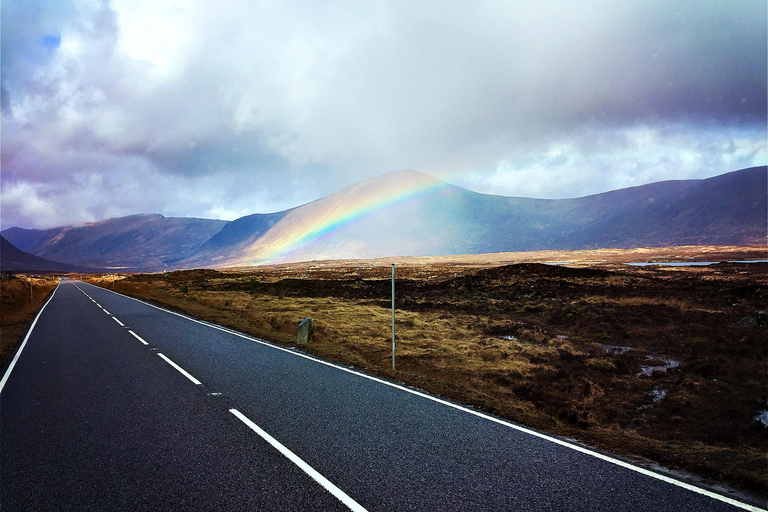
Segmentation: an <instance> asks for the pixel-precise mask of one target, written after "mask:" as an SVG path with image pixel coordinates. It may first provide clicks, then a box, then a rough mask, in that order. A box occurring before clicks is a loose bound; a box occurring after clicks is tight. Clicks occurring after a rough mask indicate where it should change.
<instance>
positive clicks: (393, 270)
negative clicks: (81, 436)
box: [392, 263, 395, 370]
mask: <svg viewBox="0 0 768 512" xmlns="http://www.w3.org/2000/svg"><path fill="white" fill-rule="evenodd" d="M392 369H393V370H394V369H395V264H394V263H393V264H392Z"/></svg>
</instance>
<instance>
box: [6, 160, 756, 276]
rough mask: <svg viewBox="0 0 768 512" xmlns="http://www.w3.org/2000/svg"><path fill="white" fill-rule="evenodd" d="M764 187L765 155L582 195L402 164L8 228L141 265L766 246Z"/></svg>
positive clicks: (91, 260) (32, 248) (20, 236)
mask: <svg viewBox="0 0 768 512" xmlns="http://www.w3.org/2000/svg"><path fill="white" fill-rule="evenodd" d="M766 196H768V169H767V168H766V167H765V166H762V167H753V168H749V169H743V170H741V171H735V172H731V173H728V174H723V175H721V176H716V177H714V178H708V179H704V180H685V181H664V182H659V183H651V184H649V185H643V186H639V187H632V188H626V189H621V190H615V191H612V192H606V193H603V194H595V195H591V196H586V197H580V198H575V199H530V198H523V197H504V196H495V195H487V194H479V193H477V192H472V191H469V190H466V189H463V188H461V187H457V186H455V185H450V184H448V183H445V182H443V181H440V180H438V179H436V178H434V177H432V176H428V175H426V174H422V173H420V172H417V171H411V170H402V171H393V172H389V173H386V174H383V175H381V176H378V177H376V178H372V179H370V180H367V181H364V182H362V183H358V184H355V185H352V186H350V187H347V188H345V189H343V190H340V191H338V192H336V193H334V194H331V195H330V196H327V197H324V198H322V199H318V200H317V201H313V202H311V203H308V204H305V205H302V206H299V207H296V208H293V209H290V210H285V211H282V212H277V213H267V214H254V215H248V216H246V217H242V218H240V219H237V220H234V221H231V222H225V221H218V220H207V219H188V218H165V217H163V216H162V215H133V216H130V217H123V218H119V219H109V220H105V221H102V222H96V223H92V224H86V225H85V226H81V227H60V228H53V229H48V230H34V229H33V230H28V229H21V228H11V229H7V230H5V231H3V232H2V234H3V235H4V236H5V237H6V238H7V239H8V240H9V241H10V242H11V243H13V244H14V245H16V246H17V247H19V248H20V249H22V250H24V251H27V252H29V253H32V254H34V255H36V256H39V257H43V258H47V259H50V260H54V261H61V262H63V263H69V264H79V265H86V266H98V267H109V268H122V269H128V268H130V269H144V270H155V269H160V268H166V267H170V268H193V267H231V266H248V265H257V264H262V263H274V262H289V261H307V260H322V259H348V258H376V257H385V256H398V255H401V256H438V255H450V254H480V253H489V252H506V251H531V250H543V249H564V250H576V249H594V248H601V247H604V248H621V247H623V248H634V247H659V246H671V245H756V244H758V245H765V243H766V235H768V213H767V212H768V200H767V197H766Z"/></svg>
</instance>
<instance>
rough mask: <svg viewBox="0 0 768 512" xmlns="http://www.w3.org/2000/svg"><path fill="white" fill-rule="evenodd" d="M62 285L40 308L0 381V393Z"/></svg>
mask: <svg viewBox="0 0 768 512" xmlns="http://www.w3.org/2000/svg"><path fill="white" fill-rule="evenodd" d="M60 285H61V283H59V284H57V285H56V288H54V289H53V293H52V294H51V296H50V297H48V300H47V301H46V302H45V304H43V307H42V308H40V311H38V312H37V316H35V320H34V321H33V322H32V325H30V326H29V330H28V331H27V335H26V336H24V341H22V342H21V346H20V347H19V350H17V351H16V355H15V356H13V361H11V364H9V365H8V369H7V370H6V371H5V375H3V379H2V380H0V393H2V392H3V388H4V387H5V383H6V381H7V380H8V377H10V375H11V372H12V371H13V367H14V366H16V361H18V360H19V356H20V355H21V351H22V350H24V347H25V346H26V345H27V341H29V337H30V336H31V335H32V331H33V330H34V329H35V326H36V325H37V320H38V319H39V318H40V315H42V314H43V311H44V310H45V307H46V306H47V305H48V303H49V302H51V300H52V299H53V296H54V295H56V290H58V289H59V286H60Z"/></svg>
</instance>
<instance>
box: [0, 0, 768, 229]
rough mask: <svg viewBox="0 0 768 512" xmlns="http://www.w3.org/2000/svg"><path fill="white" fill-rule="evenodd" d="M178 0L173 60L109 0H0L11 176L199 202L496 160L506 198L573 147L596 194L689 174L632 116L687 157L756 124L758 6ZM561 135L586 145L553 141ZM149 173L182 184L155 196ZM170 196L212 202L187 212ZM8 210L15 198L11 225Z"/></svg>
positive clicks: (270, 200) (276, 197)
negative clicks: (82, 180)
mask: <svg viewBox="0 0 768 512" xmlns="http://www.w3.org/2000/svg"><path fill="white" fill-rule="evenodd" d="M136 5H139V3H137V4H136ZM181 5H184V6H188V7H189V8H190V9H191V14H189V16H188V19H187V18H184V20H185V22H186V23H188V26H187V25H184V26H182V29H184V30H187V32H189V34H188V35H189V38H188V40H185V42H184V45H183V46H181V47H180V48H179V49H178V52H177V53H176V54H171V55H172V58H173V61H172V63H171V64H173V66H171V68H170V69H169V70H163V69H160V68H161V67H162V63H160V64H158V63H153V62H149V61H139V60H134V59H132V58H131V57H130V55H128V54H126V53H125V52H124V48H122V47H121V36H122V35H123V33H122V32H121V30H124V25H121V24H122V23H125V19H123V18H121V13H120V12H114V9H112V8H111V6H110V4H108V3H105V2H104V3H97V4H95V8H92V7H90V6H89V4H83V3H80V2H76V1H73V2H67V3H63V2H42V1H40V2H37V3H34V4H30V3H28V2H27V3H25V2H12V1H4V2H3V5H2V7H3V9H2V16H3V32H2V76H3V82H2V88H3V90H2V96H3V109H2V112H3V114H2V116H3V119H2V120H3V132H2V138H3V140H2V159H3V160H2V163H3V175H2V181H3V185H4V187H5V186H6V185H9V184H19V183H28V184H31V185H35V186H36V187H37V188H36V189H35V190H38V191H40V190H43V188H44V189H45V190H58V191H59V192H60V193H61V197H64V196H66V187H68V186H70V185H71V183H70V182H69V181H67V180H68V177H71V176H75V175H78V176H80V175H88V174H89V173H90V174H91V175H93V176H115V177H117V176H119V177H120V179H121V180H122V183H124V184H126V185H125V187H124V193H131V194H136V195H135V197H133V199H132V202H131V201H126V202H122V203H121V202H120V201H113V202H112V204H116V205H117V204H119V205H120V206H119V209H121V211H122V212H123V213H134V212H135V211H137V210H138V209H141V210H142V211H147V210H146V209H147V208H149V209H150V210H151V211H160V212H161V213H168V212H169V211H173V212H176V213H178V214H198V215H200V214H201V213H200V212H204V211H212V208H213V207H212V206H211V204H212V201H213V200H214V198H215V197H222V198H225V199H223V201H224V202H229V203H232V204H235V203H236V205H237V206H236V208H233V209H231V210H232V211H234V210H238V211H240V210H245V211H247V209H248V208H251V210H252V211H268V208H270V207H289V206H293V205H295V204H298V203H300V202H305V201H308V200H311V199H315V198H317V197H319V196H320V195H324V194H327V193H331V192H333V191H335V190H336V189H338V188H339V187H341V186H344V185H349V184H351V183H353V182H356V181H360V180H361V179H365V178H368V177H370V176H372V175H374V174H378V173H381V172H385V171H388V170H391V169H395V168H404V167H409V168H416V169H419V170H422V171H425V172H434V173H436V174H440V172H444V174H446V175H447V176H451V175H456V174H461V173H465V174H474V175H477V176H480V175H481V174H483V173H485V175H487V176H490V177H491V178H493V179H490V178H489V179H486V180H483V179H480V178H478V179H477V180H475V181H474V182H473V183H474V184H475V185H477V186H483V183H485V184H486V185H487V186H488V187H491V188H489V189H487V190H484V191H497V192H500V193H508V192H509V188H504V186H502V184H498V183H497V185H496V186H497V187H498V188H495V189H494V188H492V186H493V185H492V184H493V183H494V179H496V178H495V177H496V176H497V175H498V173H499V172H500V171H499V169H504V168H508V169H513V171H509V172H513V173H517V174H519V175H523V174H526V173H527V174H526V175H530V173H531V172H533V171H530V170H531V169H536V171H535V172H537V173H539V174H541V172H542V171H541V168H540V166H539V165H538V164H539V163H541V162H549V164H550V165H551V166H553V168H556V169H559V171H558V172H559V173H561V174H562V173H566V172H567V165H566V164H569V162H570V164H572V166H573V168H578V169H579V171H578V172H574V176H573V179H568V180H565V182H567V183H568V186H569V187H571V191H576V190H578V191H588V190H597V189H600V188H601V187H602V188H604V187H606V186H608V185H609V184H615V183H619V182H627V183H629V182H632V181H633V180H634V179H641V178H642V177H645V178H648V177H649V176H653V177H656V176H657V175H659V176H661V175H663V173H664V172H667V173H668V177H669V178H674V177H675V176H676V174H675V173H679V171H678V170H676V169H675V168H674V165H672V164H667V165H666V167H665V166H664V164H663V163H658V162H661V160H660V159H659V160H658V161H654V162H651V161H649V160H643V159H642V158H639V157H638V156H637V155H635V154H633V153H632V145H633V144H634V142H633V141H631V140H625V139H623V138H622V136H620V135H617V134H621V133H624V132H626V131H627V130H631V129H632V128H633V127H643V126H649V127H651V128H652V129H653V130H656V131H657V132H658V131H659V130H661V131H663V130H664V127H665V126H666V125H673V126H674V127H675V128H674V130H676V131H679V130H683V131H687V132H688V133H690V134H692V136H691V137H687V138H683V139H681V140H684V142H685V143H686V144H689V145H690V146H691V147H689V148H688V149H689V150H690V151H691V152H692V153H696V154H703V153H707V154H716V153H717V151H718V150H717V149H713V150H711V151H710V150H706V151H704V149H702V148H701V147H700V146H698V145H696V140H697V139H696V137H695V136H696V134H700V133H703V132H702V131H701V130H702V129H703V128H702V127H704V128H706V130H710V131H712V130H714V131H717V129H718V128H717V126H720V127H723V128H722V129H727V130H733V129H736V128H735V127H740V128H739V130H741V132H743V133H750V134H751V135H750V136H751V137H753V138H755V139H756V140H760V137H763V138H764V134H765V124H766V95H765V91H766V75H767V74H768V73H767V72H766V61H767V60H768V59H767V58H766V26H767V25H768V21H767V20H766V10H767V8H766V6H765V5H764V3H762V2H719V1H693V0H677V1H661V0H652V1H651V0H647V1H646V0H642V1H640V0H638V1H631V2H615V1H596V0H595V1H586V2H585V1H580V2H562V1H554V0H549V1H544V2H536V3H531V2H522V1H519V2H492V1H486V2H441V3H440V5H439V8H438V6H437V5H436V4H430V3H421V2H385V3H378V4H376V6H372V4H370V3H363V2H351V3H350V2H327V3H323V4H322V6H320V5H319V4H316V3H314V2H302V1H294V2H280V3H275V4H260V3H254V2H235V3H225V4H222V5H219V6H217V7H216V8H215V9H212V8H210V7H208V5H209V4H207V3H205V2H201V3H193V2H187V3H182V4H181ZM115 9H116V8H115ZM160 21H163V22H165V21H167V22H168V23H172V22H174V21H175V20H173V19H168V20H165V19H163V20H160ZM185 34H186V32H185ZM57 35H61V37H62V45H61V47H60V48H59V49H57V50H56V51H54V52H53V54H52V55H48V54H47V53H46V51H47V50H46V48H45V45H43V44H42V43H41V41H42V38H44V37H46V36H57ZM73 40H77V41H79V46H78V49H77V52H79V53H77V54H76V55H74V56H69V57H68V55H69V54H68V53H67V52H68V51H72V50H71V47H70V46H68V45H71V44H72V41H73ZM165 50H166V48H163V47H158V48H157V51H158V52H162V51H165ZM713 127H714V128H713ZM706 130H704V131H706ZM707 133H709V132H707ZM721 135H722V134H721ZM725 139H727V135H722V136H720V137H719V138H717V140H718V141H720V140H725ZM656 143H657V144H658V147H657V149H660V150H661V149H664V150H670V151H672V150H675V151H676V150H685V149H686V148H670V147H668V146H664V145H663V144H662V142H660V141H657V142H656ZM717 144H720V142H718V143H717ZM563 145H565V146H567V147H571V149H570V151H572V152H573V154H571V155H570V156H569V155H563V156H562V159H561V160H551V159H550V157H549V156H547V155H548V153H549V152H551V149H552V147H557V146H563ZM693 146H695V147H693ZM718 147H719V146H718ZM760 151H762V153H760ZM723 153H724V154H725V153H727V151H726V150H723ZM764 153H765V150H764V149H762V150H761V148H759V147H758V154H757V156H753V157H751V158H752V160H750V161H753V160H754V159H758V160H759V159H760V158H764V156H761V155H764ZM611 154H612V155H613V156H606V155H611ZM739 158H741V157H739ZM746 158H747V157H744V158H742V159H741V160H739V159H735V160H729V161H732V162H736V161H739V162H741V161H746V160H745V159H746ZM590 159H593V161H595V162H600V164H599V165H594V166H593V168H594V169H593V171H592V172H591V173H590V171H588V169H589V165H587V164H586V163H584V162H588V161H590ZM633 159H634V162H633ZM673 160H674V159H673ZM574 162H575V163H574ZM603 162H616V163H614V164H613V167H611V166H610V165H608V164H604V163H603ZM638 162H641V164H642V165H645V166H646V167H645V168H639V167H638V165H637V164H638ZM642 162H645V163H644V164H643V163H642ZM723 165H726V164H725V163H723ZM137 166H138V167H141V168H142V169H144V170H141V171H137V170H136V169H137ZM505 166H507V167H505ZM510 166H511V167H510ZM702 168H706V169H708V170H707V171H706V172H714V170H713V167H711V166H707V165H704V164H702ZM147 169H149V170H151V172H150V171H148V170H147ZM526 169H527V170H526ZM728 170H733V169H727V168H725V169H722V172H725V171H728ZM657 171H658V172H657ZM702 172H703V171H702ZM213 175H215V176H218V177H219V179H218V180H209V179H207V178H208V177H210V176H213ZM148 179H152V180H155V181H156V182H168V183H171V182H173V183H174V186H173V187H165V188H163V187H160V188H161V189H162V190H164V191H165V193H167V194H168V195H163V194H159V193H158V194H154V193H153V194H152V195H150V194H149V193H148V192H147V188H148V187H147V186H141V184H142V181H141V180H148ZM163 180H165V181H163ZM497 181H498V180H497ZM501 181H503V180H501ZM513 181H514V180H507V182H509V183H511V182H513ZM235 182H236V183H240V184H241V186H240V187H231V186H229V185H228V183H235ZM499 183H501V182H499ZM183 187H187V188H186V189H182V188H183ZM200 187H204V188H200ZM251 187H252V188H251ZM100 190H101V192H100V193H102V194H104V195H105V196H109V195H110V192H109V189H108V187H106V186H104V187H102V188H101V189H100ZM126 190H127V191H128V192H125V191H126ZM41 193H42V192H41ZM51 194H52V192H49V193H48V196H46V197H52V196H51ZM174 194H176V195H177V196H180V195H185V194H186V195H187V196H188V197H196V196H197V197H202V196H204V195H206V194H207V195H208V196H210V197H211V199H210V201H208V202H206V201H202V200H190V201H187V204H188V205H189V206H188V207H187V208H186V209H185V208H184V207H182V206H180V204H181V202H179V201H178V200H177V199H176V197H174ZM4 195H5V192H4ZM563 195H569V193H568V191H564V192H563ZM73 197H74V196H73ZM289 201H295V202H294V203H293V204H287V203H288V202H289ZM64 202H65V201H64V200H63V199H62V201H61V203H62V204H64ZM249 204H250V207H249ZM152 205H154V207H152ZM206 205H207V206H206ZM132 208H133V210H132ZM90 211H91V213H88V214H87V215H86V214H83V215H84V216H85V217H87V216H89V215H97V214H98V212H101V213H105V212H106V210H104V209H101V210H99V209H97V208H96V209H95V207H94V208H91V210H90ZM14 215H15V214H14V213H12V212H11V211H10V210H9V209H8V208H6V205H5V203H4V204H3V216H4V220H3V225H4V226H5V225H6V222H7V220H6V219H14V218H15V217H14ZM83 215H81V216H83ZM62 216H63V217H64V216H65V217H68V218H77V215H76V214H75V213H72V212H69V213H67V214H66V215H64V214H62ZM19 218H21V217H19ZM25 219H28V221H29V222H33V219H32V217H25Z"/></svg>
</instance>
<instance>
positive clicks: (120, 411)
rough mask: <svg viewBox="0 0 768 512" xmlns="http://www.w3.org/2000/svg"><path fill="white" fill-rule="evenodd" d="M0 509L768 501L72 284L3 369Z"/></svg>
mask: <svg viewBox="0 0 768 512" xmlns="http://www.w3.org/2000/svg"><path fill="white" fill-rule="evenodd" d="M0 509H2V510H9V511H10V510H14V511H15V510H227V511H239V510H292V511H295V510H350V509H351V510H360V511H362V510H368V511H398V510H414V511H427V510H434V511H448V510H472V511H477V510H484V511H485V510H499V511H501V510H504V511H526V510H531V511H533V510H553V511H555V510H606V511H611V510H632V511H641V510H648V511H651V510H652V511H663V510H669V511H675V512H682V511H692V512H693V511H695V512H700V511H704V510H706V511H734V510H760V509H758V508H755V507H751V506H749V505H746V504H744V503H740V502H738V501H734V500H732V499H730V498H726V497H723V496H720V495H716V494H712V493H708V492H707V491H703V490H700V489H697V488H693V487H691V486H688V485H687V484H682V483H680V482H677V481H675V480H671V479H667V478H666V477H662V476H660V475H656V474H654V473H650V472H648V471H646V470H643V469H640V468H635V467H633V466H630V465H629V464H626V463H624V462H621V461H619V460H616V459H613V458H610V457H606V456H603V455H600V454H597V453H594V452H592V451H590V450H587V449H585V448H582V447H579V446H575V445H572V444H569V443H566V442H564V441H561V440H559V439H555V438H552V437H549V436H545V435H541V434H539V433H537V432H532V431H530V430H528V429H525V428H523V427H520V426H517V425H514V424H511V423H508V422H505V421H502V420H499V419H497V418H493V417H490V416H487V415H484V414H480V413H478V412H476V411H473V410H470V409H468V408H464V407H460V406H457V405H455V404H452V403H448V402H446V401H443V400H441V399H439V398H436V397H433V396H429V395H426V394H423V393H421V392H419V391H416V390H413V389H408V388H404V387H401V386H397V385H393V384H391V383H387V382H384V381H381V380H379V379H375V378H371V377H368V376H365V375H361V374H359V373H357V372H355V371H351V370H349V369H347V368H342V367H338V366H335V365H331V364H328V363H325V362H323V361H319V360H317V359H314V358H311V357H307V356H305V355H302V354H299V353H298V352H295V351H292V350H288V349H284V348H280V347H276V346H273V345H270V344H268V343H265V342H263V341H260V340H256V339H254V338H251V337H249V336H245V335H242V334H239V333H234V332H231V331H229V330H227V329H223V328H220V327H217V326H212V325H209V324H205V323H202V322H198V321H196V320H193V319H190V318H188V317H185V316H183V315H179V314H176V313H172V312H169V311H165V310H162V309H159V308H156V307H154V306H151V305H148V304H145V303H143V302H140V301H137V300H134V299H131V298H129V297H125V296H122V295H119V294H116V293H114V292H112V291H109V290H105V289H102V288H98V287H95V286H91V285H88V284H84V283H80V282H71V281H65V282H62V283H61V284H60V285H59V287H58V288H57V289H56V291H55V292H54V294H53V296H52V297H51V299H50V300H49V302H48V303H47V304H46V306H45V307H44V309H43V310H42V311H41V313H40V314H39V315H38V317H37V319H36V320H35V323H34V325H33V327H32V328H31V330H30V331H29V333H28V334H27V337H26V338H25V341H24V342H23V344H22V345H21V346H20V348H19V350H18V351H17V353H16V354H15V356H14V357H13V358H12V359H11V361H10V362H9V364H8V366H7V367H6V368H5V369H4V373H3V376H2V381H0Z"/></svg>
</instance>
